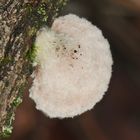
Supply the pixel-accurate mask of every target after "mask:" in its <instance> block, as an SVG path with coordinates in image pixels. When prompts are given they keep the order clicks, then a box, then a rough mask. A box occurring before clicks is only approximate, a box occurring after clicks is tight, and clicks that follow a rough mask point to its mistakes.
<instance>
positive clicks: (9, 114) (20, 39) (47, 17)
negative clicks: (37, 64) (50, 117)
mask: <svg viewBox="0 0 140 140" xmlns="http://www.w3.org/2000/svg"><path fill="white" fill-rule="evenodd" d="M66 1H67V0H1V2H0V136H3V137H7V136H9V135H10V133H11V132H12V128H13V127H12V122H13V120H14V115H15V110H16V108H17V106H18V105H19V104H20V103H21V102H22V94H23V93H24V90H25V87H27V85H28V84H29V82H28V79H29V76H30V75H31V73H32V72H33V70H34V68H33V67H32V64H31V63H32V60H33V58H34V45H33V42H34V40H35V35H36V32H37V30H38V29H39V28H40V27H41V26H43V25H47V26H49V25H51V22H52V21H53V19H54V18H55V17H56V16H57V15H58V12H59V10H60V9H62V7H63V6H64V5H65V4H66Z"/></svg>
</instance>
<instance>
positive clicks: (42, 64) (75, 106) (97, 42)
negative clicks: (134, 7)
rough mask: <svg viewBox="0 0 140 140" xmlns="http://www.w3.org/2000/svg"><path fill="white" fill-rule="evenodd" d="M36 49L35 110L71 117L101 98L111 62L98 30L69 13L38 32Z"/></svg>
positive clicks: (58, 116)
mask: <svg viewBox="0 0 140 140" xmlns="http://www.w3.org/2000/svg"><path fill="white" fill-rule="evenodd" d="M35 46H36V57H35V60H34V61H35V62H34V63H36V64H37V71H36V72H35V73H34V81H33V84H32V87H31V89H30V97H31V98H32V99H33V100H34V101H35V103H36V108H37V109H39V110H41V111H42V112H44V114H46V115H47V116H49V117H50V118H67V117H74V116H76V115H80V114H81V113H83V112H85V111H87V110H90V109H92V108H93V107H94V105H95V104H96V103H97V102H99V101H100V100H101V99H102V97H103V95H104V93H105V92H106V91H107V89H108V85H109V81H110V78H111V73H112V64H113V60H112V55H111V51H110V46H109V43H108V41H107V40H106V39H105V38H104V37H103V35H102V32H101V30H100V29H98V28H97V27H96V26H94V25H92V24H91V23H90V22H89V21H87V20H86V19H84V18H80V17H78V16H76V15H73V14H69V15H66V16H62V17H59V18H56V19H55V20H54V22H53V24H52V27H51V28H47V27H43V28H42V29H40V30H39V31H38V33H37V37H36V41H35Z"/></svg>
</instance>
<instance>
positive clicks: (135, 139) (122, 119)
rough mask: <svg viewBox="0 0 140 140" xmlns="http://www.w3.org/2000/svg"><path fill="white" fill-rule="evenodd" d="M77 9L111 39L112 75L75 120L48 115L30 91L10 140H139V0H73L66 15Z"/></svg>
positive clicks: (20, 110)
mask: <svg viewBox="0 0 140 140" xmlns="http://www.w3.org/2000/svg"><path fill="white" fill-rule="evenodd" d="M68 13H75V14H77V15H79V16H80V17H85V18H87V19H88V20H90V21H91V22H92V23H93V24H95V25H97V26H98V27H99V28H100V29H101V30H102V31H103V34H104V36H105V37H106V38H107V39H108V40H109V42H110V46H111V51H112V55H113V60H114V65H113V75H112V79H111V82H110V86H109V89H108V91H107V92H106V94H105V96H104V98H103V99H102V100H101V101H100V102H99V103H98V104H96V106H95V107H94V109H92V110H91V111H88V112H86V113H84V114H82V115H80V116H78V117H75V118H73V119H64V120H59V119H49V118H48V117H45V116H44V115H43V113H41V112H40V111H37V110H36V109H35V104H34V102H33V101H32V100H31V99H29V97H28V94H29V93H28V92H26V93H25V94H24V101H23V103H22V104H21V105H20V106H19V108H18V110H17V112H16V119H15V122H14V131H13V134H12V136H11V138H9V139H7V140H140V0H70V2H69V3H68V5H67V6H66V7H65V9H64V10H63V12H62V13H61V15H65V14H68Z"/></svg>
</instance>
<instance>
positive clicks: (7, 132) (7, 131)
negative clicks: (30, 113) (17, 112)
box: [0, 111, 15, 138]
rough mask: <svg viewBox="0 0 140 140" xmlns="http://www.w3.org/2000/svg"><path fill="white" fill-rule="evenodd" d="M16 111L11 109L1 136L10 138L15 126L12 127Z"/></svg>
mask: <svg viewBox="0 0 140 140" xmlns="http://www.w3.org/2000/svg"><path fill="white" fill-rule="evenodd" d="M14 118H15V117H14V113H13V112H12V111H9V113H8V116H7V118H6V122H5V124H4V126H3V127H2V132H1V134H0V137H2V138H8V137H10V135H11V133H12V130H13V127H12V122H13V120H14Z"/></svg>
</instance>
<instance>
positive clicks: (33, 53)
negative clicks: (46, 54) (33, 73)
mask: <svg viewBox="0 0 140 140" xmlns="http://www.w3.org/2000/svg"><path fill="white" fill-rule="evenodd" d="M36 48H37V47H36V46H35V44H33V45H32V47H31V48H30V49H29V50H28V52H27V54H26V58H27V59H28V60H29V61H30V62H34V61H35V57H36Z"/></svg>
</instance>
